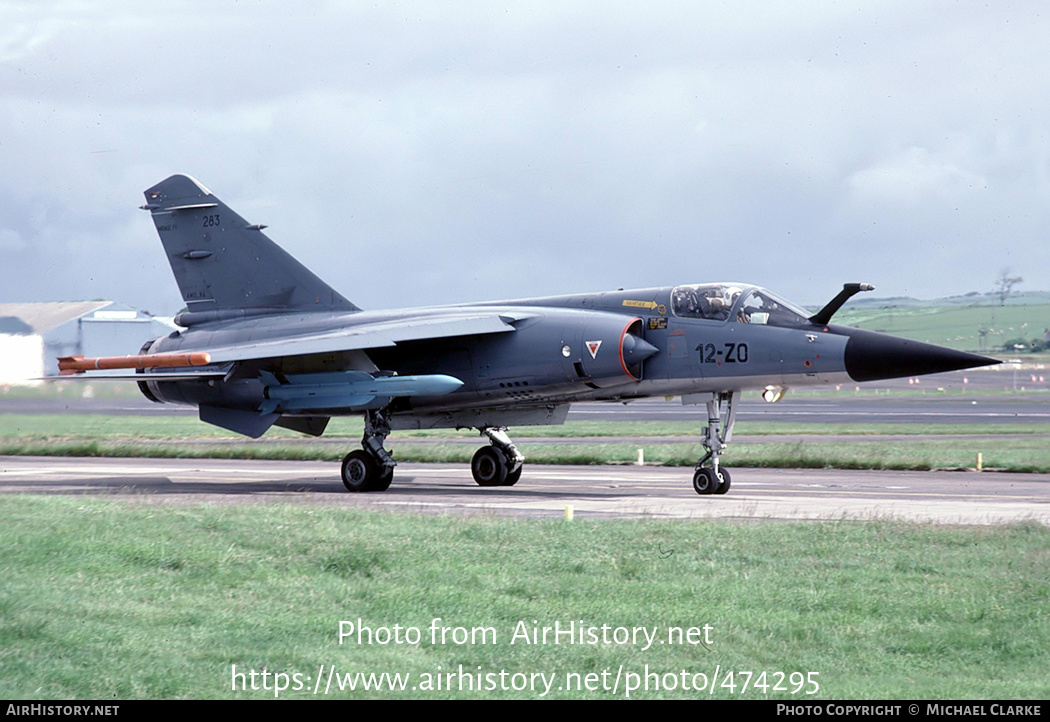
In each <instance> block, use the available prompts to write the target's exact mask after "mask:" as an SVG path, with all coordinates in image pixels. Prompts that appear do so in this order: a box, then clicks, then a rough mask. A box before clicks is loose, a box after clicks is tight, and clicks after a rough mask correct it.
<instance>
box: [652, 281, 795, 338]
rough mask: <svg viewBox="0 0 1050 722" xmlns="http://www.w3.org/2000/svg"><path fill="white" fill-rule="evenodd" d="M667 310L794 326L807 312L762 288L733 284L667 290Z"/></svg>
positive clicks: (689, 315)
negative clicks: (668, 298) (668, 306)
mask: <svg viewBox="0 0 1050 722" xmlns="http://www.w3.org/2000/svg"><path fill="white" fill-rule="evenodd" d="M671 312H672V313H673V314H674V315H675V316H678V317H679V318H703V319H707V320H708V321H730V320H732V321H735V322H736V323H757V324H764V325H767V326H785V327H789V328H795V327H798V326H805V325H808V324H809V316H810V314H809V313H808V312H807V311H805V310H804V309H802V308H799V307H798V306H796V305H795V304H793V303H791V302H790V301H785V300H783V299H782V298H779V297H778V296H775V295H774V294H772V293H770V292H769V291H767V290H766V289H764V288H758V287H757V286H747V285H744V284H737V283H703V284H697V285H694V286H678V287H677V288H675V289H674V290H673V291H671Z"/></svg>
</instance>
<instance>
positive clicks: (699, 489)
mask: <svg viewBox="0 0 1050 722" xmlns="http://www.w3.org/2000/svg"><path fill="white" fill-rule="evenodd" d="M719 486H721V482H720V481H719V479H718V477H717V476H716V475H715V472H714V469H709V468H707V467H704V468H703V469H697V470H696V473H694V474H693V491H695V492H696V493H697V494H701V495H705V496H706V495H707V494H717V493H718V487H719Z"/></svg>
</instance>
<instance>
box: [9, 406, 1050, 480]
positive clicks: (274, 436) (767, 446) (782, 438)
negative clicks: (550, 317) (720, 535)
mask: <svg viewBox="0 0 1050 722" xmlns="http://www.w3.org/2000/svg"><path fill="white" fill-rule="evenodd" d="M361 430H362V426H361V421H360V419H333V421H332V424H331V428H330V430H329V431H328V432H327V433H326V436H325V438H324V440H321V441H319V440H314V439H308V438H304V437H302V436H301V435H299V434H296V433H294V432H291V431H287V430H284V429H274V430H273V431H272V432H271V433H269V434H267V438H266V440H265V441H250V440H246V439H243V438H241V437H237V436H235V435H233V434H231V433H229V432H227V431H224V430H222V429H219V428H217V427H213V426H209V425H207V424H202V423H201V422H200V421H198V420H197V419H195V418H192V417H187V416H130V415H129V416H104V415H98V416H95V415H76V416H72V415H66V416H62V415H18V414H5V415H3V416H0V455H32V456H131V457H134V456H153V457H163V458H242V459H245V458H251V459H310V460H320V461H338V460H340V459H342V457H343V456H344V455H345V454H346V453H347V450H348V449H350V448H354V447H356V446H357V443H358V440H359V439H360V436H361ZM519 431H520V433H519V434H517V435H516V440H517V442H518V446H519V448H520V449H521V450H522V452H523V453H524V454H525V455H526V457H527V458H528V460H529V463H539V464H610V463H613V464H615V463H631V462H633V461H635V460H636V459H637V454H638V450H639V449H642V451H643V453H644V456H645V459H646V461H647V462H648V463H655V464H664V465H669V466H692V465H694V464H695V463H696V460H697V458H699V457H700V456H701V455H702V450H701V447H700V442H699V438H698V431H697V427H696V425H695V424H692V423H687V422H664V423H633V422H618V421H609V422H570V423H568V424H565V425H564V426H547V427H530V428H528V429H521V430H519ZM973 432H974V428H973V427H972V426H967V425H948V424H941V425H924V426H922V427H917V426H915V425H911V424H840V425H835V426H828V425H825V424H773V423H756V422H747V421H742V422H740V423H738V424H737V427H736V434H735V438H736V439H737V440H738V441H739V440H741V439H746V440H747V443H736V444H734V445H733V447H732V450H731V456H730V457H728V458H731V459H732V465H733V466H742V467H746V466H758V467H784V468H827V467H833V468H847V469H898V470H927V469H943V468H951V469H957V468H972V467H973V466H975V464H976V455H977V453H978V452H980V453H981V454H982V456H983V465H984V466H985V467H986V468H994V469H1003V470H1010V471H1020V472H1033V471H1035V472H1050V443H1048V435H1050V424H1042V425H1025V426H1018V425H1016V424H1002V425H995V424H991V425H982V426H981V427H980V428H979V432H980V433H979V434H978V435H974V433H973ZM830 434H834V435H835V437H836V439H835V441H834V443H827V442H826V441H824V440H823V439H822V437H826V436H828V435H830ZM902 435H903V436H905V437H907V436H916V438H915V439H913V440H907V441H906V443H903V442H902V441H901V440H900V437H901V436H902ZM920 435H921V438H920ZM852 436H855V437H857V440H856V441H850V440H849V438H850V437H852ZM890 436H893V437H894V438H892V439H890V438H888V437H890ZM939 436H943V437H944V438H943V439H939V438H937V437H939ZM968 436H976V438H973V439H968V438H967V437H968ZM625 437H631V439H630V440H626V438H625ZM633 437H637V438H633ZM800 437H801V438H800ZM880 437H887V440H886V441H880V440H879V439H880ZM559 439H573V440H574V441H583V442H587V443H572V444H560V443H557V442H558V440H559ZM474 441H476V442H477V443H473V442H474ZM670 441H677V443H669V442H670ZM682 441H688V442H689V443H681V442H682ZM464 442H470V443H464ZM387 445H388V447H389V448H390V449H391V450H392V451H393V453H394V455H395V457H396V458H397V459H400V460H402V461H421V462H454V463H469V462H470V459H471V457H472V456H473V454H474V452H475V450H476V447H477V446H480V445H481V441H480V440H479V438H478V435H477V433H476V432H472V431H459V432H457V431H454V430H440V431H416V432H395V433H394V434H392V435H391V437H390V439H389V441H388V444H387Z"/></svg>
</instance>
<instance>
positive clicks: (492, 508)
mask: <svg viewBox="0 0 1050 722" xmlns="http://www.w3.org/2000/svg"><path fill="white" fill-rule="evenodd" d="M731 471H732V473H733V485H732V489H731V490H730V492H729V493H728V494H726V495H724V496H699V495H697V494H696V493H695V492H693V488H692V484H691V479H692V470H691V469H689V468H664V467H655V466H647V467H637V466H602V467H598V466H541V465H532V466H528V465H527V466H526V468H525V472H524V474H523V475H522V478H521V481H520V482H519V483H518V484H517V486H514V487H509V488H482V487H478V486H477V485H475V484H474V482H473V480H472V479H471V476H470V470H469V468H468V467H467V466H466V465H459V464H455V465H453V464H407V463H406V464H401V465H400V466H399V467H398V469H397V473H396V474H395V477H394V483H393V485H392V486H391V487H390V490H389V491H387V492H384V493H375V494H350V493H347V492H346V491H345V490H344V489H343V486H342V484H341V483H340V482H339V478H338V477H339V468H338V465H337V464H334V463H322V462H301V461H239V460H226V459H205V460H181V459H176V460H160V459H68V458H37V457H0V494H3V493H29V494H63V495H92V496H106V497H111V498H114V499H122V500H128V501H132V502H137V503H192V502H207V503H271V502H274V501H282V502H293V503H313V504H326V505H338V506H346V507H368V508H375V509H385V510H404V511H412V512H425V513H445V514H464V513H466V514H493V515H518V516H528V517H542V518H562V517H563V516H564V513H565V507H566V506H568V505H571V506H572V507H573V509H574V513H575V515H576V517H578V518H660V519H698V520H699V519H732V520H746V521H759V520H827V519H835V520H866V519H894V520H906V521H920V522H933V523H938V524H967V525H972V524H997V523H1006V522H1021V521H1028V520H1034V521H1038V522H1040V523H1043V524H1047V525H1050V474H1004V473H977V472H889V471H840V470H823V469H822V470H799V469H745V468H737V469H732V468H731Z"/></svg>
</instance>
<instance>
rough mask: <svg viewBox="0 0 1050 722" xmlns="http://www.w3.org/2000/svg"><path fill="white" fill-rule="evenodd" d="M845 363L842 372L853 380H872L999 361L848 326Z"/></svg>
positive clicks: (987, 364)
mask: <svg viewBox="0 0 1050 722" xmlns="http://www.w3.org/2000/svg"><path fill="white" fill-rule="evenodd" d="M845 363H846V373H848V374H849V376H850V378H851V379H853V380H854V381H875V380H878V379H895V378H901V377H903V376H922V375H923V374H937V373H942V372H944V371H958V370H959V369H968V368H973V367H975V366H990V365H992V364H997V363H999V361H997V360H996V359H993V358H988V357H986V356H978V355H977V354H973V353H967V352H965V351H956V350H955V349H950V348H944V347H943V346H934V345H932V344H928V343H922V342H920V341H910V340H908V339H905V338H898V337H897V336H890V335H887V334H884V333H875V332H874V331H861V330H859V329H850V330H849V341H847V342H846V351H845Z"/></svg>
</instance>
